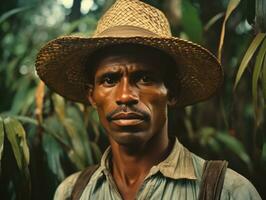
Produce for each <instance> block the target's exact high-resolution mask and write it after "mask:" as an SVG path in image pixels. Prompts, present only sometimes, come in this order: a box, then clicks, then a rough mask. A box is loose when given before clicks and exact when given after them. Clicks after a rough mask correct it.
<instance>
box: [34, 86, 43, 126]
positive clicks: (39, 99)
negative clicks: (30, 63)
mask: <svg viewBox="0 0 266 200" xmlns="http://www.w3.org/2000/svg"><path fill="white" fill-rule="evenodd" d="M44 91H45V84H44V82H43V81H40V82H39V85H38V86H37V89H36V93H35V100H36V110H35V114H36V117H37V119H38V121H39V123H42V121H43V119H42V110H43V100H44V99H43V98H44Z"/></svg>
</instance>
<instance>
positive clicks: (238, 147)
mask: <svg viewBox="0 0 266 200" xmlns="http://www.w3.org/2000/svg"><path fill="white" fill-rule="evenodd" d="M215 137H216V138H217V140H218V141H220V142H222V143H223V144H224V146H225V147H227V148H228V149H229V150H231V151H232V152H234V153H235V154H236V155H237V156H238V157H239V158H240V159H241V160H242V161H244V162H245V163H246V164H247V166H249V167H251V161H250V157H249V155H248V154H247V153H246V151H245V149H244V146H243V145H242V143H241V142H239V141H238V140H237V139H235V138H234V137H232V136H230V135H228V134H224V133H219V134H216V135H215Z"/></svg>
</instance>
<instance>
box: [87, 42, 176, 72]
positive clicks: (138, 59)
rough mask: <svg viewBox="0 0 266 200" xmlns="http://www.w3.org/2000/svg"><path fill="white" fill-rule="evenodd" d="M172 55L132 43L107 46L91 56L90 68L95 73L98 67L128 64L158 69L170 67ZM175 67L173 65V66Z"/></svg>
mask: <svg viewBox="0 0 266 200" xmlns="http://www.w3.org/2000/svg"><path fill="white" fill-rule="evenodd" d="M169 60H171V58H170V56H168V55H166V54H165V53H163V52H161V51H160V50H157V49H155V48H152V47H147V46H142V45H132V44H120V45H115V46H109V47H105V48H103V49H100V50H98V51H96V52H94V53H93V54H92V55H91V56H90V58H89V62H90V65H92V66H90V69H93V72H94V73H93V75H95V72H96V71H98V69H100V68H103V67H105V68H106V67H107V66H109V67H110V68H113V69H114V68H118V66H120V67H122V66H123V65H124V66H125V65H127V67H130V68H132V69H133V68H138V69H146V70H152V71H153V70H157V69H158V68H164V67H166V68H168V67H170V66H166V65H169ZM171 67H173V66H171Z"/></svg>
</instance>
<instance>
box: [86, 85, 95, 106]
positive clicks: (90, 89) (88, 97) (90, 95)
mask: <svg viewBox="0 0 266 200" xmlns="http://www.w3.org/2000/svg"><path fill="white" fill-rule="evenodd" d="M93 89H94V88H93V85H91V84H90V85H89V86H88V93H87V99H88V100H89V102H90V104H91V106H92V107H93V108H95V109H96V108H97V106H96V103H95V101H94V98H93Z"/></svg>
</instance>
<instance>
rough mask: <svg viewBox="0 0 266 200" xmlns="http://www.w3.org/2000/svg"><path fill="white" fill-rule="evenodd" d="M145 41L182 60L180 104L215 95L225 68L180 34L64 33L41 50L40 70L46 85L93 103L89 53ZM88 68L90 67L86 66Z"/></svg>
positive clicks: (79, 99)
mask: <svg viewBox="0 0 266 200" xmlns="http://www.w3.org/2000/svg"><path fill="white" fill-rule="evenodd" d="M124 43H130V44H141V45H146V46H150V47H153V48H157V49H159V50H162V51H164V52H165V53H168V54H169V55H170V56H172V57H173V58H174V60H175V61H176V63H177V64H178V65H177V66H178V68H179V69H178V72H179V73H180V74H179V75H178V77H179V78H180V81H179V84H180V86H178V88H179V89H180V91H178V92H179V94H178V98H177V106H186V105H191V104H194V103H196V102H199V101H203V100H206V99H208V98H210V97H211V96H213V95H214V94H215V93H216V92H217V90H218V89H219V88H220V87H221V85H222V82H223V69H222V67H221V65H220V63H219V62H218V60H217V59H216V58H215V56H214V55H213V54H211V53H210V52H209V51H208V50H207V49H205V48H203V47H201V46H199V45H197V44H195V43H192V42H189V41H186V40H182V39H180V38H176V37H166V38H162V37H139V36H137V37H96V38H86V37H74V36H66V37H61V38H58V39H55V40H52V41H50V42H49V43H47V44H46V45H45V46H44V47H43V48H42V49H41V50H40V51H39V53H38V55H37V59H36V70H37V73H38V75H39V77H40V78H41V79H42V80H43V81H44V82H45V83H46V85H47V86H48V87H49V88H50V89H52V90H53V91H55V92H57V93H58V94H60V95H62V96H63V97H65V98H67V99H69V100H72V101H76V102H81V103H84V104H89V101H88V98H87V92H88V91H87V89H86V87H85V85H86V84H87V81H88V74H86V73H85V68H86V67H90V66H89V61H88V60H87V58H88V56H89V55H90V54H91V53H92V52H94V51H95V50H97V49H99V48H103V47H105V46H108V45H114V44H124ZM86 71H88V70H86Z"/></svg>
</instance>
